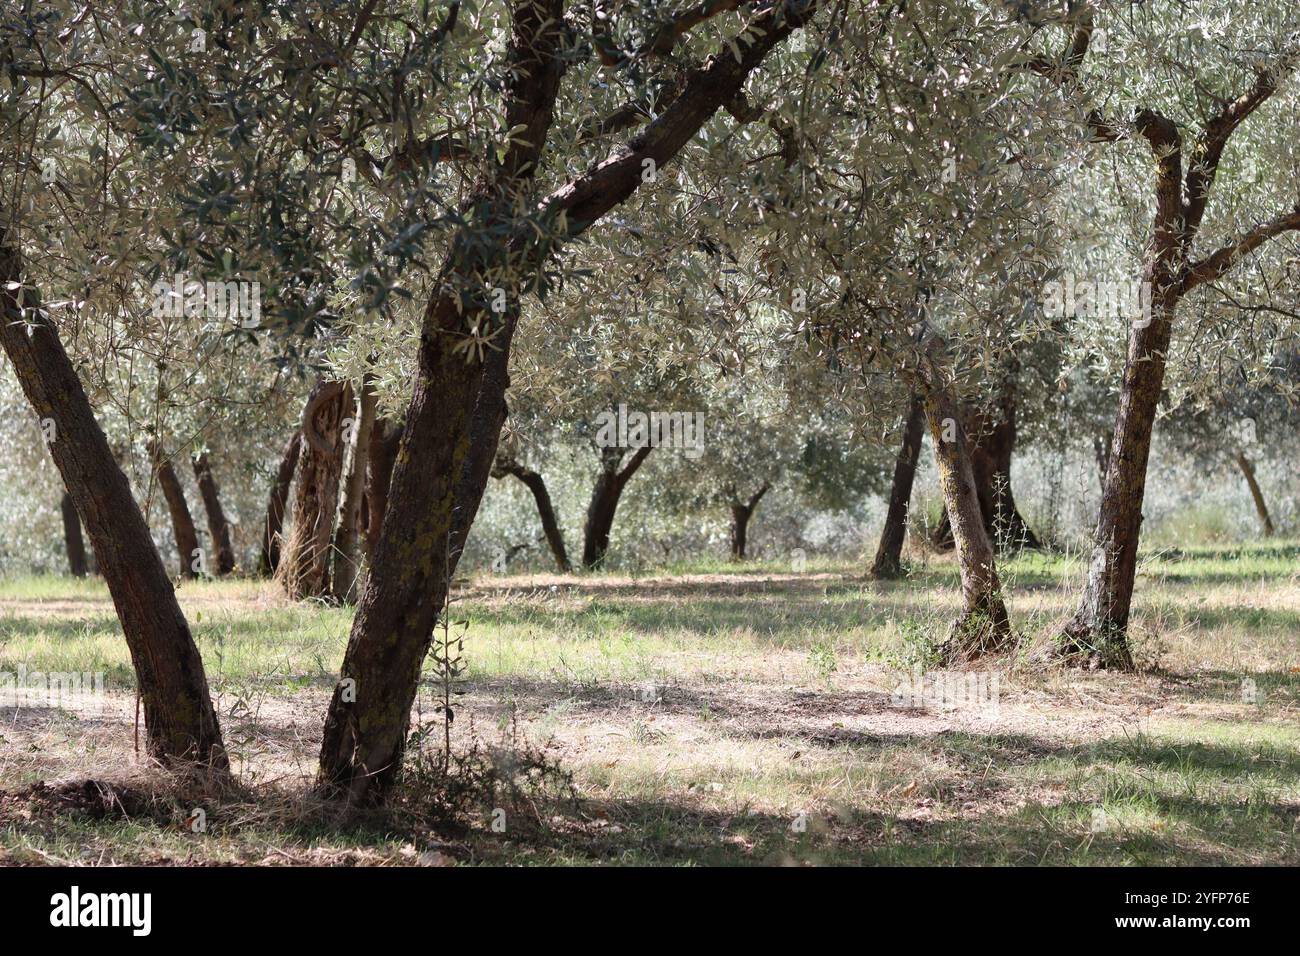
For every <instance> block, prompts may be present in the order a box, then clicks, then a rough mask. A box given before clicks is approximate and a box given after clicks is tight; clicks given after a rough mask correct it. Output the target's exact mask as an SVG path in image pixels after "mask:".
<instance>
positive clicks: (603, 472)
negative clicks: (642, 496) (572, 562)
mask: <svg viewBox="0 0 1300 956" xmlns="http://www.w3.org/2000/svg"><path fill="white" fill-rule="evenodd" d="M649 454H650V446H649V445H645V446H643V447H641V448H638V449H636V450H635V451H634V452H633V453H632V457H631V458H629V459H628V461H627V464H626V465H623V467H622V468H619V465H620V464H621V463H622V461H623V449H621V448H602V449H601V450H600V472H599V473H598V474H597V475H596V484H595V486H594V487H593V488H592V490H591V502H590V504H588V505H587V522H586V524H585V525H584V526H583V530H582V566H583V567H584V568H586V569H587V570H592V569H594V568H598V567H600V565H601V564H602V563H603V562H604V560H605V555H606V553H607V552H608V551H609V533H610V531H611V530H612V529H613V527H614V513H615V512H616V511H617V510H618V502H619V499H621V498H622V497H623V489H624V488H626V487H627V483H628V481H629V479H631V477H632V476H633V475H634V474H636V470H637V469H638V468H640V467H641V463H642V462H644V461H645V460H646V457H647V456H649Z"/></svg>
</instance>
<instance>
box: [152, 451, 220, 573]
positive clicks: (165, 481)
mask: <svg viewBox="0 0 1300 956" xmlns="http://www.w3.org/2000/svg"><path fill="white" fill-rule="evenodd" d="M149 457H150V458H151V459H152V460H153V467H154V474H156V475H157V476H158V486H159V487H160V488H162V493H163V500H164V501H166V502H167V513H168V514H169V515H170V516H171V522H172V536H173V538H174V539H175V541H176V553H177V555H178V556H179V557H180V562H181V577H183V578H191V579H193V578H197V577H198V576H199V569H200V568H202V567H205V566H206V563H205V562H204V560H203V549H202V548H200V547H199V533H198V530H197V529H196V528H195V527H194V518H193V516H192V515H191V514H190V506H189V504H188V503H187V502H186V501H185V489H184V488H183V487H182V486H181V480H180V478H179V477H177V475H176V469H175V468H173V467H172V462H171V459H170V458H168V457H167V456H165V455H164V454H163V452H162V448H161V446H159V444H158V442H157V441H156V440H155V441H151V442H150V443H149Z"/></svg>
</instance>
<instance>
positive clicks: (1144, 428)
mask: <svg viewBox="0 0 1300 956" xmlns="http://www.w3.org/2000/svg"><path fill="white" fill-rule="evenodd" d="M1156 295H1157V296H1160V297H1161V300H1160V301H1157V302H1155V303H1153V304H1152V318H1151V321H1150V322H1149V323H1148V324H1146V325H1145V326H1138V325H1135V326H1134V327H1133V329H1132V331H1131V333H1130V335H1129V348H1128V358H1127V361H1126V362H1125V363H1124V381H1123V384H1122V386H1121V388H1120V397H1119V412H1118V415H1117V417H1116V419H1115V431H1114V439H1113V442H1112V444H1111V450H1110V455H1109V459H1108V462H1107V469H1106V489H1105V491H1104V492H1103V493H1102V497H1101V508H1100V511H1099V512H1098V515H1097V527H1096V530H1095V531H1094V532H1093V550H1092V557H1091V560H1090V562H1089V567H1088V581H1087V584H1086V585H1085V586H1084V591H1083V596H1082V599H1081V601H1080V605H1079V608H1078V610H1077V611H1076V612H1075V614H1074V617H1073V618H1072V619H1071V620H1070V622H1069V624H1067V625H1066V628H1065V632H1064V641H1063V645H1062V648H1061V650H1062V651H1063V652H1064V653H1065V654H1066V655H1067V656H1072V657H1077V658H1080V659H1082V660H1084V661H1086V662H1088V663H1089V664H1092V665H1094V666H1099V667H1121V668H1131V667H1132V666H1133V657H1132V652H1131V651H1130V649H1129V643H1128V634H1127V628H1128V618H1129V610H1130V607H1131V605H1132V602H1133V584H1134V580H1135V578H1136V576H1137V553H1138V535H1139V532H1140V530H1141V528H1142V499H1143V496H1144V495H1145V493H1146V481H1147V460H1148V459H1149V457H1150V455H1151V432H1152V428H1153V427H1154V424H1155V418H1156V407H1157V405H1158V404H1159V402H1160V389H1161V387H1162V385H1163V382H1164V376H1165V361H1166V355H1167V352H1168V349H1169V339H1170V335H1171V334H1172V331H1173V316H1174V310H1175V309H1176V307H1177V301H1178V300H1177V297H1176V296H1173V295H1169V296H1168V297H1164V296H1162V294H1161V292H1160V291H1157V293H1156Z"/></svg>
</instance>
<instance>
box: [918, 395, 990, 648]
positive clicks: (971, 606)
mask: <svg viewBox="0 0 1300 956" xmlns="http://www.w3.org/2000/svg"><path fill="white" fill-rule="evenodd" d="M926 417H927V418H928V419H929V423H930V435H931V437H932V438H933V439H934V450H935V460H936V461H937V463H938V465H939V482H940V486H941V487H942V489H943V500H944V504H945V505H946V507H947V509H948V517H949V521H950V522H951V523H952V532H953V538H954V539H955V540H956V542H957V565H958V570H959V572H960V574H961V594H962V611H961V615H960V616H959V617H958V619H957V620H956V621H955V622H954V623H953V627H952V633H951V635H950V637H949V652H948V656H949V658H950V659H951V660H954V661H957V660H962V659H965V658H967V657H973V656H976V655H979V654H983V653H986V652H989V651H996V650H1000V649H1002V648H1003V647H1005V646H1006V645H1007V644H1008V643H1009V642H1010V640H1011V626H1010V621H1009V619H1008V618H1007V609H1006V605H1005V604H1004V603H1003V599H1002V582H1001V581H1000V580H999V578H998V572H997V565H996V562H995V560H994V554H993V543H992V541H991V540H990V539H989V535H988V532H987V531H986V530H985V529H984V518H983V514H982V513H981V511H980V503H979V495H978V492H977V490H976V486H975V476H974V473H973V471H972V468H971V460H970V440H969V439H968V438H967V436H966V432H965V429H964V428H963V427H962V424H961V413H960V410H959V409H958V407H957V403H956V402H955V401H953V399H952V396H951V395H950V394H949V393H948V391H947V390H946V389H945V388H943V387H942V386H936V387H933V388H932V389H931V391H930V393H929V395H927V396H926Z"/></svg>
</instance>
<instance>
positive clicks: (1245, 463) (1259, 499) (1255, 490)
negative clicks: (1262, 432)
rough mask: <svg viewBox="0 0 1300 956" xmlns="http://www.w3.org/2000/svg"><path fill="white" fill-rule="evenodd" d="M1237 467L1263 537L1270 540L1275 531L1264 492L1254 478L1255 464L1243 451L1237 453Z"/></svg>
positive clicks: (1257, 480)
mask: <svg viewBox="0 0 1300 956" xmlns="http://www.w3.org/2000/svg"><path fill="white" fill-rule="evenodd" d="M1237 467H1238V468H1240V469H1241V474H1242V477H1243V478H1245V479H1246V485H1247V487H1249V488H1250V497H1251V500H1252V501H1254V502H1255V514H1257V515H1259V526H1260V530H1261V531H1263V532H1264V537H1266V538H1271V537H1273V535H1274V534H1275V533H1276V530H1275V529H1274V527H1273V517H1272V515H1270V514H1269V513H1268V503H1267V502H1266V501H1265V500H1264V492H1263V491H1262V490H1261V489H1260V487H1259V479H1258V478H1256V477H1255V464H1254V462H1252V461H1251V460H1250V459H1249V458H1247V457H1246V453H1245V452H1244V451H1239V452H1237Z"/></svg>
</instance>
